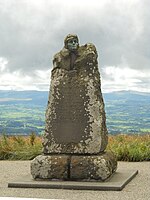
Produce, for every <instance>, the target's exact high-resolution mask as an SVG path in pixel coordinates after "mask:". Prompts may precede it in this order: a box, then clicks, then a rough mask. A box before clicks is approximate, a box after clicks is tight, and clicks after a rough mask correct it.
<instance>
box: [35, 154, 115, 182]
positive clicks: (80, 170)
mask: <svg viewBox="0 0 150 200" xmlns="http://www.w3.org/2000/svg"><path fill="white" fill-rule="evenodd" d="M116 168H117V161H116V158H115V157H114V156H113V154H111V153H102V154H99V155H90V156H88V155H85V156H84V155H78V156H77V155H76V156H73V155H70V156H66V155H63V156H62V155H61V156H60V155H57V154H56V155H47V156H46V155H40V156H37V157H36V158H35V159H34V160H33V161H32V162H31V174H32V176H33V178H34V179H36V178H41V179H62V180H86V181H91V180H98V181H105V180H106V179H108V178H109V177H110V176H111V175H112V174H113V173H114V172H115V171H116Z"/></svg>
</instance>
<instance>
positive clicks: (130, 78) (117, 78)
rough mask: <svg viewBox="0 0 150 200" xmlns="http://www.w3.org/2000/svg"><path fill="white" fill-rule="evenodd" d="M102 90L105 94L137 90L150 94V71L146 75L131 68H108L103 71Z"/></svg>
mask: <svg viewBox="0 0 150 200" xmlns="http://www.w3.org/2000/svg"><path fill="white" fill-rule="evenodd" d="M102 74H103V76H102V77H103V78H102V88H103V91H104V92H112V91H119V90H135V91H139V92H150V85H149V83H150V82H149V81H148V80H147V81H146V84H145V82H144V80H146V79H149V80H150V71H147V73H144V72H142V71H140V70H136V69H131V68H129V67H116V66H106V67H105V68H103V69H102Z"/></svg>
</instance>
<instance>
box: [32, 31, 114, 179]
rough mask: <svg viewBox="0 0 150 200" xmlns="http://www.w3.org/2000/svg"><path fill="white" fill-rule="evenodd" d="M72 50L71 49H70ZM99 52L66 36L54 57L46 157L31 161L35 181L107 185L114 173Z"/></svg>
mask: <svg viewBox="0 0 150 200" xmlns="http://www.w3.org/2000/svg"><path fill="white" fill-rule="evenodd" d="M72 49H73V50H72ZM97 57H98V55H97V51H96V48H95V46H94V45H93V44H85V45H83V46H80V47H79V44H78V38H77V36H76V35H68V36H67V37H66V39H65V47H64V48H63V49H62V50H61V51H60V52H59V53H57V54H56V55H55V56H54V60H53V65H54V68H53V70H52V73H51V85H50V92H49V99H48V105H47V110H46V126H45V134H44V137H43V155H40V156H38V157H36V158H35V159H34V160H33V161H32V163H31V174H32V176H33V178H42V179H63V180H65V179H66V180H99V181H104V180H106V179H107V178H109V177H110V176H111V175H112V174H113V173H114V172H115V170H116V167H117V161H116V159H115V157H114V155H112V154H109V153H106V152H105V149H106V146H107V142H108V132H107V127H106V117H105V109H104V101H103V97H102V93H101V81H100V73H99V70H98V62H97Z"/></svg>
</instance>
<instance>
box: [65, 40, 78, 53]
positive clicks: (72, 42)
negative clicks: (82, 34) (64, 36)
mask: <svg viewBox="0 0 150 200" xmlns="http://www.w3.org/2000/svg"><path fill="white" fill-rule="evenodd" d="M78 47H79V42H78V40H77V38H72V39H69V40H68V41H67V48H68V49H69V50H70V51H75V50H77V49H78Z"/></svg>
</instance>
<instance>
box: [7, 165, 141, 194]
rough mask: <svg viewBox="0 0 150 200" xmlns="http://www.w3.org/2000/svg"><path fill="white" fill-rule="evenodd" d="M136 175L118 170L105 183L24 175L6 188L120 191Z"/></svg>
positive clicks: (135, 171) (135, 172)
mask: <svg viewBox="0 0 150 200" xmlns="http://www.w3.org/2000/svg"><path fill="white" fill-rule="evenodd" d="M137 174H138V170H122V169H119V170H117V172H116V173H115V174H114V175H113V176H112V177H111V178H110V179H109V180H107V181H105V182H95V181H90V182H87V181H58V180H55V181H54V180H53V181H51V180H48V181H47V180H34V179H32V178H31V175H26V176H24V177H21V178H20V179H18V180H15V181H13V182H10V183H8V187H13V188H45V189H48V188H49V189H75V190H103V191H121V190H122V189H123V188H124V187H125V186H126V185H127V184H128V183H129V182H130V181H131V180H132V179H133V178H134V177H135V176H136V175H137Z"/></svg>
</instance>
